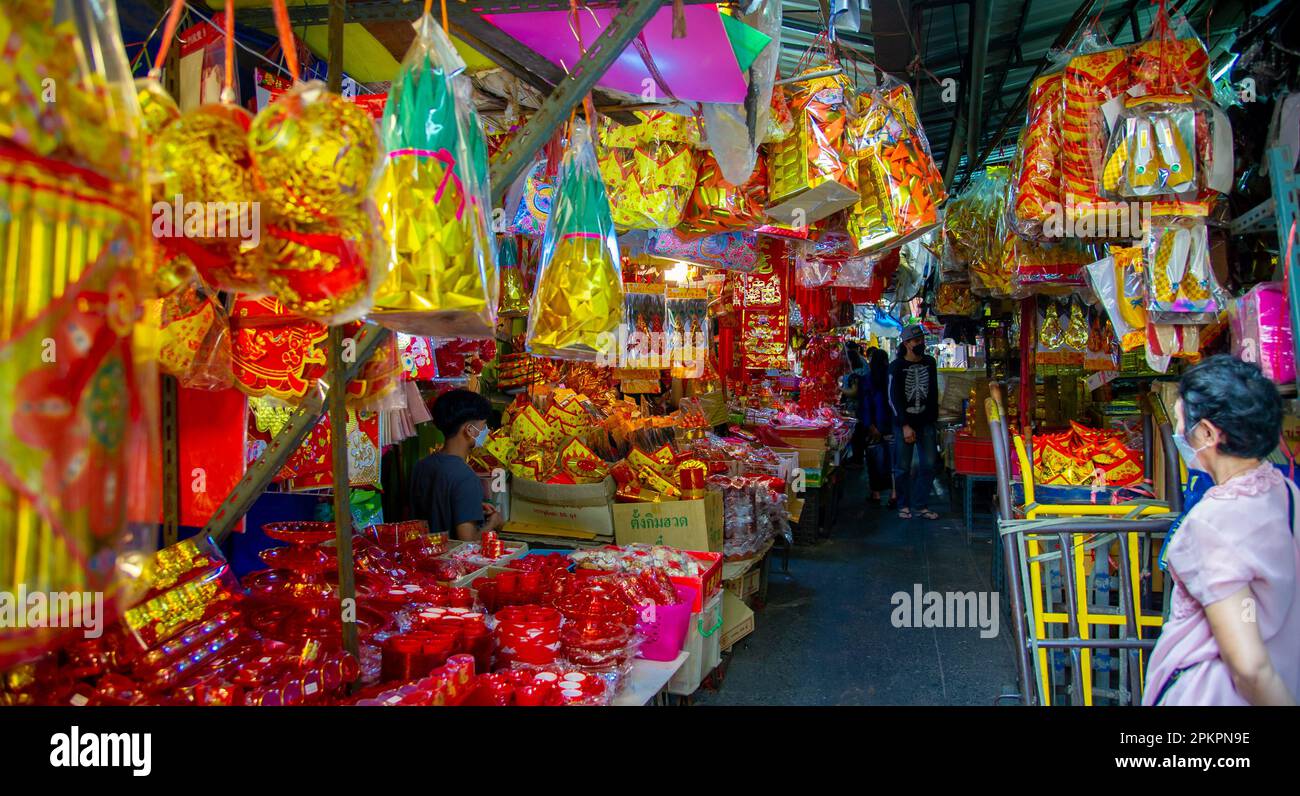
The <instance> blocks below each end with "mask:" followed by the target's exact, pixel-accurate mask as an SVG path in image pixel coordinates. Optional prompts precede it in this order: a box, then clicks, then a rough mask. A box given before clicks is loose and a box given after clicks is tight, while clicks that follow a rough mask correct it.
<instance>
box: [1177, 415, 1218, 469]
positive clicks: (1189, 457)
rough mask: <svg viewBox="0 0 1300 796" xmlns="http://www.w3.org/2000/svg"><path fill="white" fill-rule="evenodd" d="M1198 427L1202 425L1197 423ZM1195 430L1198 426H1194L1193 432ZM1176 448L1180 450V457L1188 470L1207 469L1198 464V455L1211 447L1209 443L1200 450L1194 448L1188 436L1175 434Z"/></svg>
mask: <svg viewBox="0 0 1300 796" xmlns="http://www.w3.org/2000/svg"><path fill="white" fill-rule="evenodd" d="M1196 425H1198V426H1199V425H1200V423H1197V424H1196ZM1195 429H1196V426H1192V430H1195ZM1174 447H1176V448H1178V455H1179V456H1180V457H1181V458H1182V460H1183V464H1185V465H1187V469H1188V470H1204V469H1205V468H1204V467H1201V465H1200V464H1199V463H1198V462H1197V459H1198V456H1197V454H1199V453H1200V452H1201V451H1203V450H1205V449H1206V448H1208V447H1210V444H1209V443H1206V444H1204V445H1202V446H1201V447H1199V448H1194V447H1192V443H1191V442H1190V441H1189V440H1188V439H1187V435H1186V434H1174Z"/></svg>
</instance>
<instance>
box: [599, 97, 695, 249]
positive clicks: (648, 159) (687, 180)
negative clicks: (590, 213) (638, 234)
mask: <svg viewBox="0 0 1300 796" xmlns="http://www.w3.org/2000/svg"><path fill="white" fill-rule="evenodd" d="M636 116H637V118H638V119H640V124H629V125H619V124H616V123H614V122H612V121H610V120H609V119H608V118H605V117H602V119H601V123H600V128H599V141H598V145H597V149H596V151H597V157H598V159H599V163H600V176H601V178H602V179H603V180H604V181H605V188H606V190H607V191H608V192H609V204H610V211H611V213H612V216H613V219H614V225H615V226H616V227H618V228H619V229H670V228H672V227H675V226H677V225H678V224H680V223H681V221H682V213H683V212H684V211H685V209H686V200H687V199H689V198H690V196H691V191H692V190H694V188H695V179H696V176H697V175H698V173H699V164H698V160H697V158H698V156H697V154H696V151H695V144H697V143H699V126H698V123H697V122H696V121H695V119H694V118H692V117H689V116H678V115H676V114H672V113H667V112H662V111H656V112H648V113H647V112H641V111H638V112H637V114H636Z"/></svg>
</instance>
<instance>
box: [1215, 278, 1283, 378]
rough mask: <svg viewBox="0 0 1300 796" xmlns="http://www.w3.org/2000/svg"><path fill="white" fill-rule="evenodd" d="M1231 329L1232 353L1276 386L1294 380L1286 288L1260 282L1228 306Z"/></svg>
mask: <svg viewBox="0 0 1300 796" xmlns="http://www.w3.org/2000/svg"><path fill="white" fill-rule="evenodd" d="M1228 313H1229V318H1230V321H1231V328H1232V350H1233V353H1234V354H1235V355H1236V356H1237V357H1238V358H1240V359H1243V360H1245V361H1246V362H1257V363H1259V367H1260V370H1262V371H1264V375H1265V376H1268V377H1269V378H1270V379H1272V380H1273V382H1274V383H1276V384H1290V383H1292V382H1294V381H1295V378H1296V368H1295V343H1294V338H1293V332H1292V330H1291V306H1290V301H1289V300H1288V297H1287V294H1286V286H1285V285H1284V284H1283V283H1281V282H1263V283H1261V284H1258V285H1256V286H1255V287H1253V288H1251V289H1250V291H1249V292H1247V293H1246V295H1244V296H1242V297H1241V298H1238V299H1236V300H1234V301H1233V302H1232V303H1231V304H1229V305H1228Z"/></svg>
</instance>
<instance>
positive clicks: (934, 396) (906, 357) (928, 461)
mask: <svg viewBox="0 0 1300 796" xmlns="http://www.w3.org/2000/svg"><path fill="white" fill-rule="evenodd" d="M938 381H939V370H938V367H937V363H935V361H934V357H932V356H930V355H929V354H927V353H925V330H924V329H922V328H921V327H920V326H919V325H913V326H909V327H907V328H906V329H904V330H903V335H902V338H901V339H900V340H899V356H898V358H897V359H895V360H894V361H893V362H891V363H889V407H890V408H891V409H892V410H893V411H894V441H895V446H894V450H895V456H894V488H895V489H896V490H897V492H898V516H899V517H901V518H902V519H905V520H909V519H911V518H912V512H916V514H917V515H919V516H921V517H924V518H925V519H927V520H937V519H939V515H938V514H936V513H935V512H933V511H930V508H929V502H930V487H931V486H932V485H933V482H934V470H935V459H936V454H937V452H938V441H937V436H936V429H935V423H936V422H937V421H938V419H939V384H938ZM913 450H915V451H916V452H917V459H918V460H919V461H918V463H917V467H916V476H915V477H914V478H913V477H910V472H911V469H912V451H913Z"/></svg>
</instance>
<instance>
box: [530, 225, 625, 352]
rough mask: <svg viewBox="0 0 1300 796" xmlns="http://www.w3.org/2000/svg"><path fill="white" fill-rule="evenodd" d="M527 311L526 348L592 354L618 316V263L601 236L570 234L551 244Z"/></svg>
mask: <svg viewBox="0 0 1300 796" xmlns="http://www.w3.org/2000/svg"><path fill="white" fill-rule="evenodd" d="M533 314H534V317H533V318H532V323H533V327H532V337H531V338H530V339H529V341H528V344H529V351H531V352H532V353H534V354H537V355H539V356H550V355H553V353H554V352H567V353H568V354H569V355H570V356H572V355H580V356H584V357H586V358H590V359H595V358H596V357H597V355H598V354H599V353H600V352H601V351H602V349H603V347H604V346H606V345H608V344H609V343H610V341H611V340H612V339H613V338H612V337H611V335H614V334H615V333H616V332H617V331H618V325H619V323H620V322H622V320H623V291H622V283H621V282H620V279H619V272H618V263H615V262H612V261H611V260H610V259H609V254H608V250H607V249H606V248H605V240H604V238H602V237H598V236H595V235H570V236H566V237H564V238H562V239H561V240H560V241H559V242H558V243H556V245H555V252H554V254H553V255H552V256H551V261H550V263H549V264H548V265H547V266H546V268H545V269H544V270H543V271H542V273H541V275H540V277H539V282H538V284H537V295H536V296H535V297H534V309H533Z"/></svg>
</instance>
